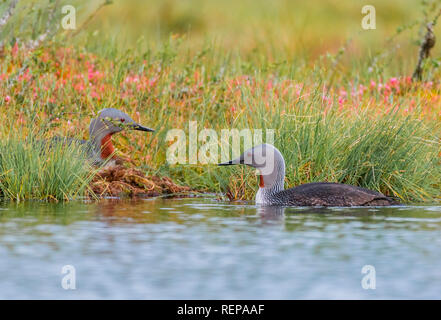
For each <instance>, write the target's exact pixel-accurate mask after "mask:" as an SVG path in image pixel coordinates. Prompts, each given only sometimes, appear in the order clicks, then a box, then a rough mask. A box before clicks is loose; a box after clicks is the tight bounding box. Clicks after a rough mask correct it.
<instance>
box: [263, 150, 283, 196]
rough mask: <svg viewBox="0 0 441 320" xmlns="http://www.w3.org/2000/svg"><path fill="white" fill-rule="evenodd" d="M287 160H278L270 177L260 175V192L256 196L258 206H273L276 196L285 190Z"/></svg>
mask: <svg viewBox="0 0 441 320" xmlns="http://www.w3.org/2000/svg"><path fill="white" fill-rule="evenodd" d="M284 181H285V160H284V159H283V158H281V159H278V160H277V161H275V163H274V169H273V171H272V173H271V174H269V175H259V190H258V191H257V194H256V204H271V203H272V201H271V199H273V198H274V195H275V194H276V193H278V192H280V191H283V190H284V188H285V187H284Z"/></svg>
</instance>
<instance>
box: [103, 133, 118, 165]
mask: <svg viewBox="0 0 441 320" xmlns="http://www.w3.org/2000/svg"><path fill="white" fill-rule="evenodd" d="M100 143H101V158H102V159H107V158H109V157H110V156H113V153H114V152H115V147H114V146H113V143H112V133H108V134H107V135H105V136H104V137H103V138H102V139H101V141H100Z"/></svg>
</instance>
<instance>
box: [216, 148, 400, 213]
mask: <svg viewBox="0 0 441 320" xmlns="http://www.w3.org/2000/svg"><path fill="white" fill-rule="evenodd" d="M237 164H245V165H248V166H251V167H253V168H256V169H257V170H258V171H259V173H260V183H259V190H258V191H257V194H256V204H258V205H269V206H323V207H329V206H335V207H351V206H389V205H398V204H399V203H398V202H397V201H395V200H394V199H392V198H390V197H387V196H385V195H383V194H381V193H379V192H376V191H372V190H369V189H365V188H360V187H356V186H352V185H348V184H342V183H332V182H313V183H307V184H303V185H300V186H297V187H294V188H291V189H287V190H284V180H285V159H284V158H283V156H282V154H281V153H280V151H279V150H278V149H277V148H276V147H274V146H273V145H270V144H262V145H259V146H256V147H254V148H251V149H249V150H247V151H245V152H244V153H243V154H241V155H240V157H238V158H236V159H234V160H230V161H227V162H224V163H219V164H218V165H220V166H229V165H237Z"/></svg>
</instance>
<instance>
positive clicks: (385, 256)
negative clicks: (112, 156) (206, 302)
mask: <svg viewBox="0 0 441 320" xmlns="http://www.w3.org/2000/svg"><path fill="white" fill-rule="evenodd" d="M440 230H441V207H437V206H406V207H396V208H333V209H324V208H316V209H311V208H309V209H308V208H278V209H274V208H268V209H262V208H258V207H256V206H254V205H251V204H245V203H239V204H232V203H225V202H219V201H216V200H213V199H202V198H194V199H173V200H164V199H149V200H137V201H118V200H104V201H101V202H98V203H96V202H95V203H84V202H72V203H67V204H47V203H36V202H27V203H20V204H15V203H0V298H2V299H17V298H37V299H42V298H55V299H76V298H83V299H89V298H112V299H113V298H123V299H125V298H132V299H162V298H167V299H196V298H197V299H239V298H240V299H304V298H325V299H333V298H348V299H357V298H361V299H365V298H367V299H379V298H438V299H439V298H441V232H440ZM65 265H72V266H74V267H75V270H76V289H75V290H65V289H63V287H62V285H61V282H62V278H63V276H64V275H63V274H62V273H61V271H62V267H63V266H65ZM365 265H372V266H374V267H375V272H376V289H374V290H372V289H367V290H366V289H363V287H362V285H361V282H362V278H363V277H364V276H365V275H364V274H362V272H361V270H362V268H363V266H365Z"/></svg>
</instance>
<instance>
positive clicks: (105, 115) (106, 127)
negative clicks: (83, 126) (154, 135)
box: [89, 108, 155, 139]
mask: <svg viewBox="0 0 441 320" xmlns="http://www.w3.org/2000/svg"><path fill="white" fill-rule="evenodd" d="M125 129H128V130H139V131H147V132H153V131H155V130H153V129H150V128H147V127H144V126H142V125H140V124H138V123H136V122H135V121H134V120H133V119H132V118H130V116H129V115H128V114H126V113H124V112H122V111H120V110H118V109H114V108H106V109H102V110H101V111H99V113H98V117H96V118H94V119H92V120H91V121H90V126H89V135H90V138H91V139H94V138H97V137H104V136H106V135H108V134H114V133H117V132H120V131H123V130H125Z"/></svg>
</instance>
